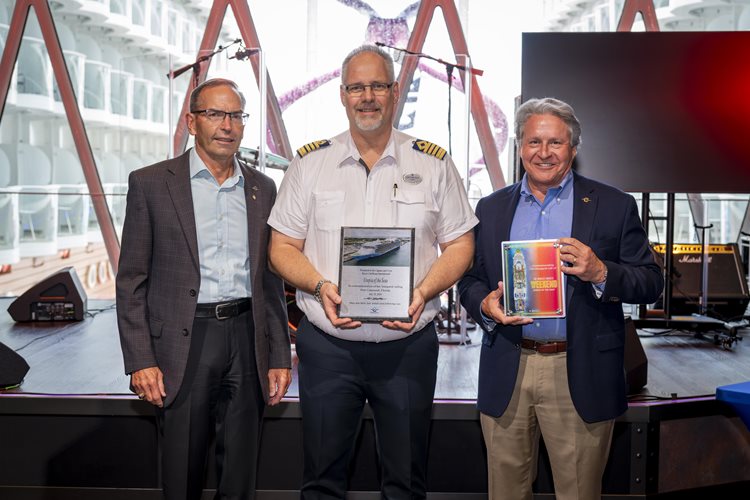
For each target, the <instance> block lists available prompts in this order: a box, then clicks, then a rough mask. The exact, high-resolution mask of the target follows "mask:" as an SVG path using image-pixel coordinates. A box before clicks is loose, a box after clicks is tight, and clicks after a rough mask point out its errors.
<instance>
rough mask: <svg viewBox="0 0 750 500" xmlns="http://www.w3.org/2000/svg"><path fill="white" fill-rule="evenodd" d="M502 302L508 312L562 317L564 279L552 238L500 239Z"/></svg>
mask: <svg viewBox="0 0 750 500" xmlns="http://www.w3.org/2000/svg"><path fill="white" fill-rule="evenodd" d="M501 246H502V261H503V286H504V289H503V301H504V302H503V303H504V306H505V314H507V315H508V316H526V317H531V318H564V317H565V281H564V277H563V276H564V275H563V272H562V262H561V261H560V246H559V245H558V244H557V242H556V240H531V241H503V242H502V244H501Z"/></svg>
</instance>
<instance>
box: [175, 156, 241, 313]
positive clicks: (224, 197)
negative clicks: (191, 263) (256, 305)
mask: <svg viewBox="0 0 750 500" xmlns="http://www.w3.org/2000/svg"><path fill="white" fill-rule="evenodd" d="M244 186H245V179H244V176H243V175H242V170H241V169H240V167H239V165H238V164H237V161H236V160H235V162H234V173H233V174H232V176H231V177H229V178H228V179H226V180H225V181H224V183H223V184H222V185H221V186H219V183H218V182H217V181H216V179H215V178H214V176H213V175H211V172H210V171H209V170H208V168H207V167H206V165H205V163H203V160H201V158H200V156H198V153H196V151H195V149H192V150H191V151H190V189H191V191H192V196H193V212H194V214H195V230H196V235H197V237H198V258H199V261H200V275H201V285H200V292H199V294H198V302H199V303H210V302H221V301H226V300H232V299H237V298H242V297H250V296H252V293H251V292H252V291H251V286H250V255H249V250H248V240H247V238H248V235H247V208H246V203H245V189H244ZM175 223H176V221H175Z"/></svg>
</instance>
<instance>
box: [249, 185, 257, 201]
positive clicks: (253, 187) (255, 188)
mask: <svg viewBox="0 0 750 500" xmlns="http://www.w3.org/2000/svg"><path fill="white" fill-rule="evenodd" d="M250 189H252V190H253V191H255V192H258V186H251V187H250ZM253 199H255V193H253Z"/></svg>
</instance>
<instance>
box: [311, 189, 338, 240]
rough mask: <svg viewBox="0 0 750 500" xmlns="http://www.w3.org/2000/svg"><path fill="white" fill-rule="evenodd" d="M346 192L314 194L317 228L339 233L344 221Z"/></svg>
mask: <svg viewBox="0 0 750 500" xmlns="http://www.w3.org/2000/svg"><path fill="white" fill-rule="evenodd" d="M345 199H346V193H345V192H344V191H321V192H318V193H313V204H314V207H315V217H314V220H315V227H316V228H317V229H320V230H322V231H338V230H340V229H341V226H342V224H343V221H344V200H345Z"/></svg>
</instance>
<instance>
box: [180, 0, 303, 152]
mask: <svg viewBox="0 0 750 500" xmlns="http://www.w3.org/2000/svg"><path fill="white" fill-rule="evenodd" d="M227 6H231V7H232V12H234V17H235V19H236V20H237V25H238V26H239V29H240V34H241V35H242V40H243V41H244V43H245V46H246V47H253V48H262V47H261V45H260V39H259V38H258V32H257V30H256V29H255V23H254V22H253V16H252V15H251V14H250V7H249V6H248V5H247V0H214V3H213V6H212V7H211V12H210V13H209V15H208V19H207V20H206V30H205V31H204V32H203V40H202V41H201V47H200V50H199V52H198V58H197V59H198V60H200V58H201V57H202V56H204V55H206V54H210V53H212V52H213V51H214V47H216V42H217V41H218V39H219V32H220V31H221V24H222V22H223V21H224V17H225V16H226V12H227ZM209 62H210V61H204V62H201V63H199V66H198V70H197V74H196V78H193V79H191V81H190V85H189V87H188V90H187V92H186V93H185V102H184V103H183V104H182V113H180V121H179V122H178V123H177V130H176V131H175V135H174V152H175V154H179V153H181V152H182V151H185V146H186V145H187V139H188V131H187V122H186V121H185V114H186V113H187V112H188V106H189V100H190V93H191V92H192V91H193V89H194V88H195V87H196V85H197V84H198V83H201V82H203V81H204V80H205V79H206V73H207V72H208V65H209ZM250 62H251V64H252V66H253V72H254V73H255V81H256V82H258V83H259V82H260V80H259V78H260V76H259V75H258V70H259V68H258V56H257V55H254V56H251V57H250ZM266 89H267V90H266V91H267V106H268V125H269V127H270V128H271V138H272V140H273V141H274V146H275V151H276V153H277V154H279V155H281V156H283V157H285V158H287V159H292V157H293V156H294V151H293V150H292V147H291V146H290V144H289V136H288V135H287V132H286V127H285V126H284V120H283V119H282V118H281V108H280V107H279V101H278V99H277V98H276V93H275V92H274V90H273V84H272V83H271V77H270V76H269V75H268V74H267V75H266Z"/></svg>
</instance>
